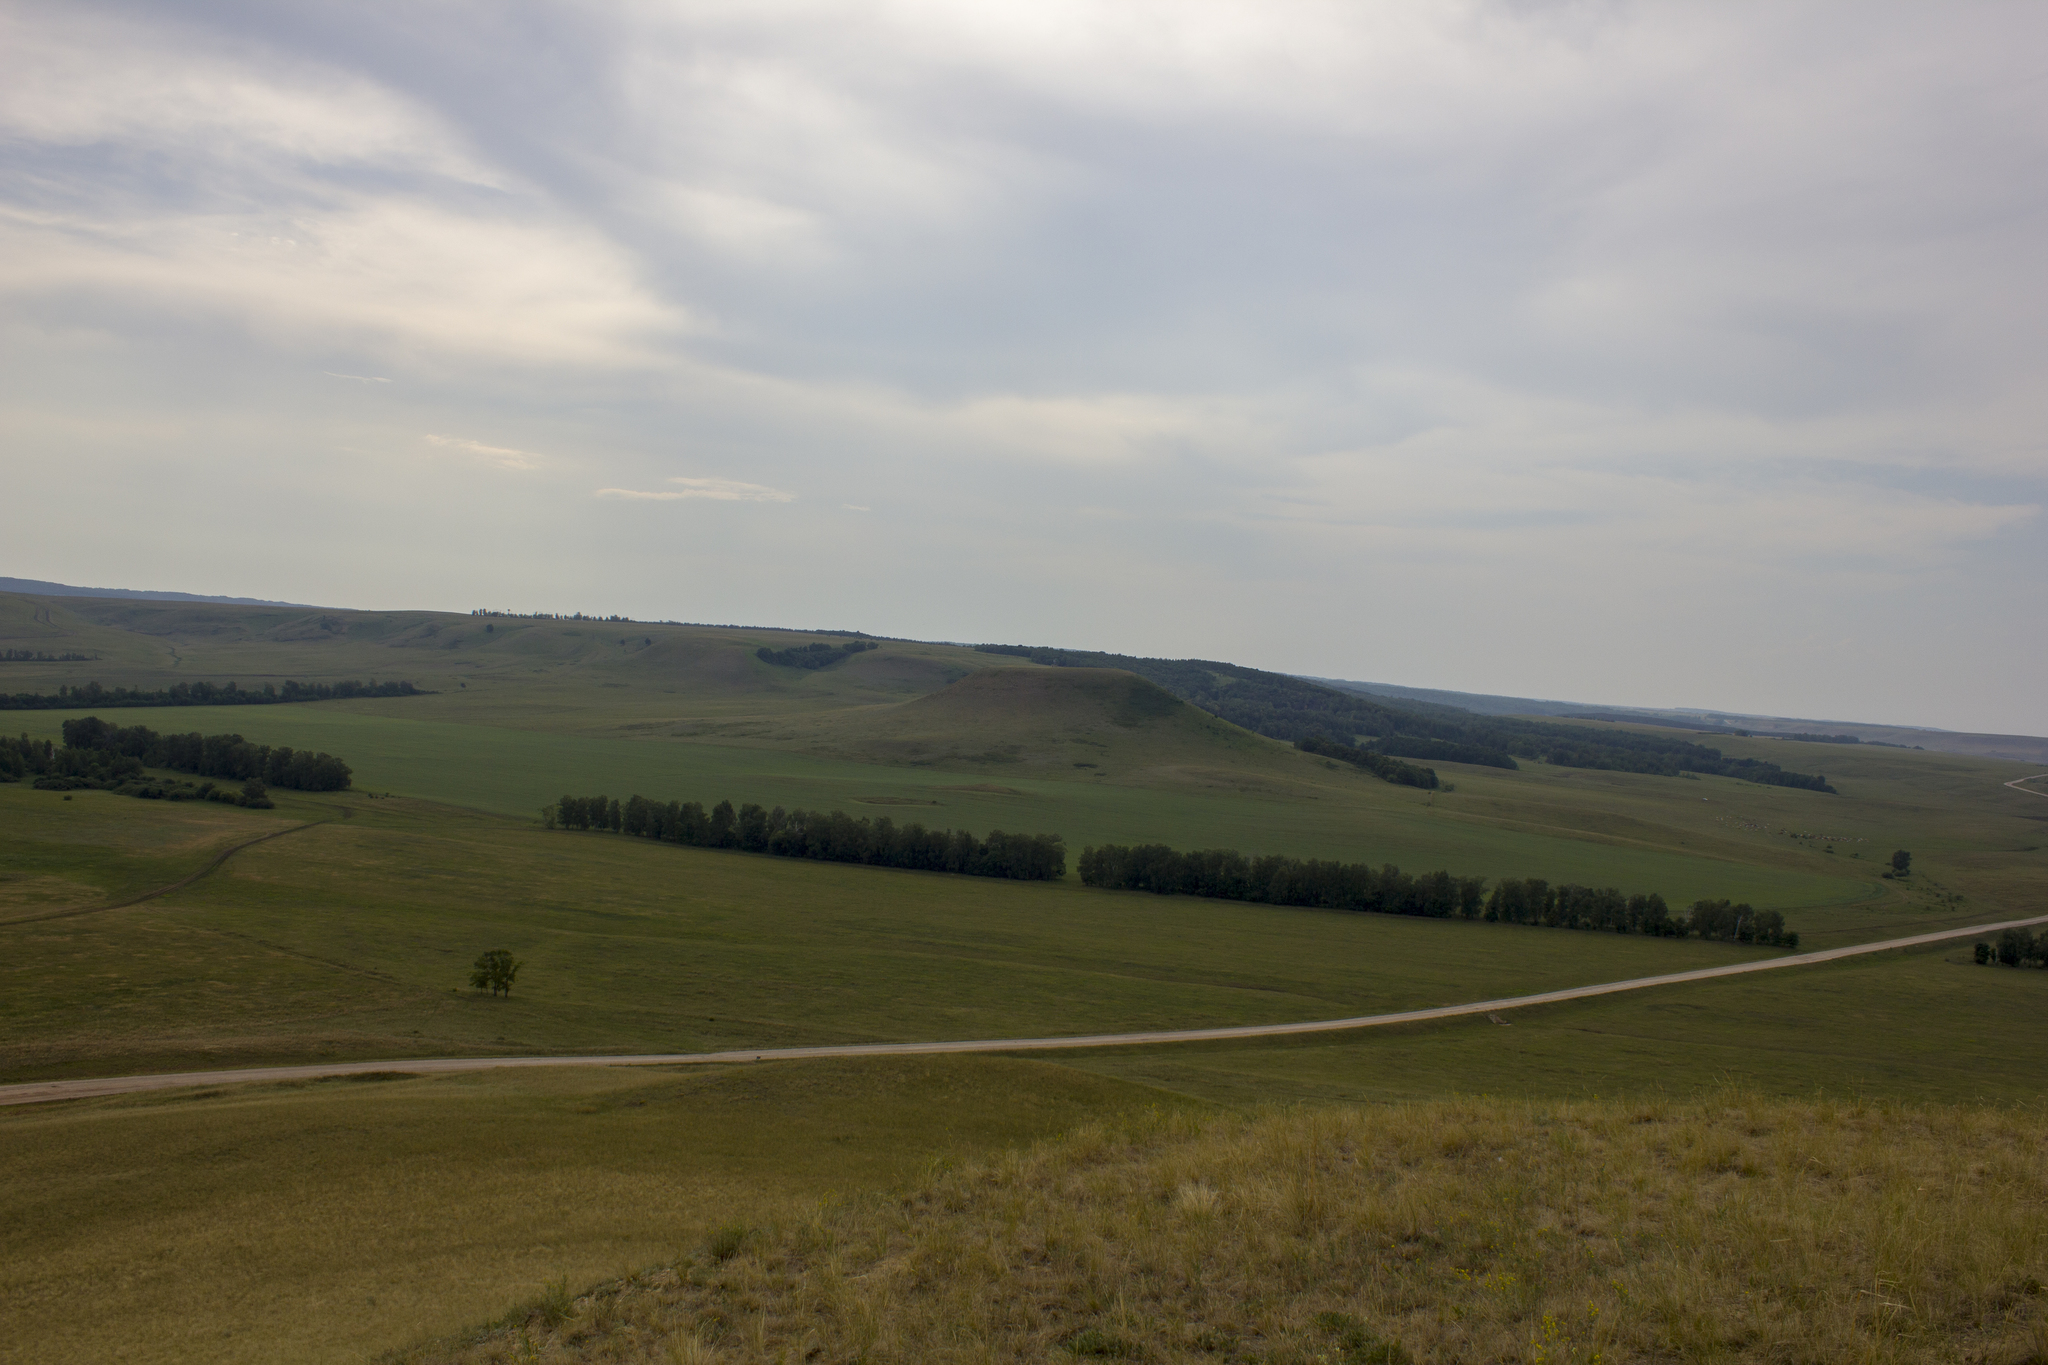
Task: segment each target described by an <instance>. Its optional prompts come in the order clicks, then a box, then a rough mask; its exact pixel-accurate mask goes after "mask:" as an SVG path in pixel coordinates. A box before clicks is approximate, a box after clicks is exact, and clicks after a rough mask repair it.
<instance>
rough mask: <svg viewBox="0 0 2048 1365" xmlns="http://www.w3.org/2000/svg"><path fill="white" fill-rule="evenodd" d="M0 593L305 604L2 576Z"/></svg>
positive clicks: (144, 599) (304, 604)
mask: <svg viewBox="0 0 2048 1365" xmlns="http://www.w3.org/2000/svg"><path fill="white" fill-rule="evenodd" d="M0 592H18V593H22V594H24V595H26V596H30V597H126V598H130V599H133V600H135V601H140V602H232V603H234V604H235V605H237V606H244V607H303V606H307V605H310V604H308V603H305V602H274V601H271V600H270V599H269V598H267V597H217V596H213V595H211V594H208V593H197V592H160V591H158V590H156V589H154V588H76V587H73V586H72V585H71V584H69V583H50V582H46V581H44V580H43V579H40V578H5V577H0Z"/></svg>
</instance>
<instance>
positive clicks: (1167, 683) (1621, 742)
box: [975, 645, 1834, 792]
mask: <svg viewBox="0 0 2048 1365" xmlns="http://www.w3.org/2000/svg"><path fill="white" fill-rule="evenodd" d="M975 648H976V649H978V650H980V651H981V652H982V653H984V654H1005V655H1010V656H1013V657H1016V658H1021V659H1029V660H1031V661H1032V662H1033V663H1039V664H1048V665H1051V666H1053V667H1056V668H1122V669H1128V670H1129V671H1130V672H1133V673H1136V674H1138V675H1139V676H1140V677H1144V678H1149V679H1151V680H1152V681H1153V682H1156V683H1158V684H1159V685H1160V686H1161V687H1163V688H1165V689H1166V690H1167V691H1169V692H1171V693H1173V694H1174V695H1175V696H1176V697H1179V698H1180V699H1181V700H1182V701H1185V702H1187V703H1189V704H1190V705H1193V706H1199V707H1201V708H1202V709H1203V710H1204V711H1207V712H1208V713H1209V714H1210V715H1212V716H1220V717H1222V718H1223V719H1224V720H1227V721H1229V722H1230V723H1231V724H1233V725H1241V726H1243V727H1244V728H1245V729H1247V730H1251V731H1254V732H1255V733H1258V734H1261V735H1266V736H1268V737H1270V738H1273V739H1279V740H1285V741H1286V742H1288V743H1290V744H1293V743H1296V742H1298V741H1300V740H1304V739H1307V738H1309V737H1311V736H1314V735H1322V736H1333V735H1334V736H1336V737H1337V739H1338V740H1339V741H1340V742H1346V743H1352V744H1358V743H1359V742H1360V741H1365V742H1366V743H1367V744H1369V745H1370V747H1371V748H1373V749H1374V750H1376V751H1378V752H1380V753H1383V754H1386V755H1388V756H1389V757H1407V758H1422V759H1428V760H1431V761H1435V762H1445V763H1483V764H1487V765H1489V766H1492V767H1501V766H1513V764H1512V760H1514V759H1517V758H1520V759H1533V760H1538V761H1541V762H1544V763H1553V764H1556V765H1558V766H1559V767H1565V768H1599V769H1608V770H1613V771H1617V772H1631V773H1650V774H1655V775H1658V776H1663V777H1676V776H1678V774H1680V773H1682V772H1691V773H1701V774H1706V775H1710V776H1719V777H1739V778H1742V779H1744V780H1746V781H1750V782H1761V783H1764V784H1765V785H1768V786H1778V787H1799V788H1804V789H1806V790H1809V791H1820V792H1832V791H1833V790H1834V788H1833V787H1831V786H1829V785H1828V781H1827V778H1826V777H1824V776H1821V775H1818V774H1808V773H1793V772H1787V771H1785V770H1784V769H1783V768H1781V767H1779V766H1778V765H1777V764H1775V763H1772V762H1769V761H1767V760H1764V759H1760V758H1729V757H1728V756H1727V755H1725V754H1723V753H1722V752H1721V751H1720V750H1719V749H1715V748H1712V747H1710V746H1708V745H1704V744H1695V743H1693V742H1692V741H1690V740H1685V739H1680V738H1678V737H1677V736H1676V735H1664V734H1644V733H1640V732H1638V731H1635V730H1621V729H1607V728H1602V729H1592V728H1589V727H1587V726H1583V725H1564V724H1558V723H1556V722H1553V721H1541V720H1525V719H1522V718H1520V717H1514V716H1482V715H1478V714H1476V713H1475V712H1471V711H1466V710H1463V709H1462V708H1459V707H1456V706H1441V705H1437V704H1435V703H1431V702H1404V703H1403V704H1402V705H1400V706H1394V705H1390V704H1388V703H1387V701H1386V700H1384V699H1382V698H1379V697H1369V696H1365V695H1363V694H1361V693H1358V692H1351V691H1346V690H1344V689H1342V688H1337V687H1330V686H1327V685H1325V684H1323V683H1318V682H1311V681H1309V680H1308V679H1306V678H1296V677H1291V676H1289V675H1287V674H1285V673H1268V672H1266V671H1265V670H1263V669H1258V668H1246V667H1244V666H1243V665H1242V664H1227V663H1222V662H1219V661H1217V660H1214V659H1145V658H1138V657H1135V656H1133V655H1129V654H1107V653H1103V652H1100V651H1096V650H1079V649H1046V648H1041V647H1039V646H1036V645H976V646H975ZM1432 741H1439V742H1442V743H1444V744H1448V745H1455V746H1459V747H1460V749H1461V750H1462V752H1463V753H1465V754H1467V755H1471V756H1469V757H1459V756H1456V755H1454V754H1453V753H1452V752H1451V751H1450V750H1448V749H1438V748H1434V747H1433V746H1432V744H1431V742H1432ZM1361 747H1363V746H1361ZM1481 755H1483V756H1481ZM1502 760H1508V763H1507V764H1505V765H1504V764H1503V763H1502Z"/></svg>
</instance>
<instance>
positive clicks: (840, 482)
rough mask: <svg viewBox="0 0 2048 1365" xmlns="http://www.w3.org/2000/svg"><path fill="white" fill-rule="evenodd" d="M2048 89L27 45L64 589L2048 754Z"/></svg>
mask: <svg viewBox="0 0 2048 1365" xmlns="http://www.w3.org/2000/svg"><path fill="white" fill-rule="evenodd" d="M2044 52H2048V7H2043V6H2041V5H2038V4H2027V3H1989V4H1971V3H1963V4H1956V5H1940V6H1935V5H1926V4H1921V3H1884V2H1883V0H1876V2H1873V0H1855V2H1854V3H1800V2H1798V0H1793V2H1792V3H1785V4H1777V5H1768V6H1763V5H1698V4H1634V3H1623V2H1616V3H1601V2H1600V0H1588V2H1587V3H1556V4H1551V3H1540V2H1536V0H1511V2H1506V3H1483V2H1470V3H1451V2H1443V3H1440V2H1439V0H1401V3H1372V2H1371V0H1352V2H1350V3H1338V4H1324V3H1301V2H1298V0H1256V3H1242V4H1239V3H1208V0H1172V2H1171V3H1165V2H1161V3H1151V2H1150V0H1127V2H1126V3H1118V4H1103V3H1100V2H1099V0H1096V2H1094V3H1069V2H1068V0H1031V3H1021V2H1016V3H1008V4H984V3H974V2H973V0H947V2H946V3H924V2H922V0H895V2H885V0H876V2H875V3H864V4H853V3H845V4H835V3H806V2H803V0H786V2H785V0H746V3H730V4H728V3H723V2H722V0H703V2H702V3H688V4H656V3H577V4H546V3H534V2H532V0H476V3H437V2H436V0H413V2H412V3H408V4H404V5H360V4H341V3H306V4H290V3H284V4H280V3H276V0H264V2H263V3H247V4H236V3H220V4H197V3H177V2H176V0H170V2H168V3H167V2H166V0H153V3H147V4H133V5H122V4H96V3H92V2H91V0H62V3H14V2H11V0H0V459H4V462H5V466H6V481H5V486H6V487H7V489H8V493H9V496H8V498H7V499H6V504H5V506H6V509H7V515H6V519H5V520H6V526H7V533H6V537H5V540H4V542H0V544H4V547H5V553H4V554H0V573H5V574H9V575H15V576H19V577H28V578H43V579H54V580H58V581H62V582H68V583H77V584H86V585H91V586H104V587H130V588H160V589H175V590H179V591H186V592H204V593H223V594H232V595H243V596H253V597H265V598H282V599H286V600H292V601H303V602H314V603H319V604H322V605H333V606H347V607H364V608H435V609H445V610H458V611H460V610H466V609H469V608H472V607H491V608H498V609H504V610H514V611H565V612H566V611H584V612H593V613H613V612H617V613H623V614H626V615H629V616H632V617H635V618H640V619H650V620H662V619H670V620H680V621H698V622H716V623H724V622H733V623H742V624H752V625H779V626H790V627H821V628H842V629H859V630H865V631H869V632H872V633H875V634H881V635H895V636H909V637H916V638H924V639H948V640H960V641H970V642H975V641H995V642H1005V643H1024V644H1051V645H1062V646H1069V647H1076V648H1095V649H1110V650H1116V651H1121V652H1127V653H1136V654H1147V655H1162V656H1169V657H1188V656H1196V657H1205V658H1218V659H1226V660H1232V661H1235V662H1239V663H1245V664H1251V665H1254V666H1258V667H1263V668H1270V669H1278V670H1284V671H1288V672H1300V673H1307V674H1314V675H1319V676H1325V677H1343V678H1357V679H1369V680H1375V681H1382V682H1393V683H1402V684H1407V685H1411V686H1422V687H1443V688H1453V689H1460V690H1466V691H1479V692H1496V693H1508V694H1514V695H1523V696H1541V697H1552V698H1564V699H1571V700H1583V701H1588V702H1599V703H1609V704H1621V705H1642V706H1700V707H1711V708H1719V709H1728V710H1739V711H1748V712H1758V713H1765V714H1779V715H1795V716H1807V717H1817V718H1831V719H1844V720H1864V721H1875V722H1892V723H1904V724H1921V725H1933V726H1941V727H1945V728H1951V729H1973V730H1993V731H2007V732H2023V733H2034V734H2044V733H2048V685H2044V679H2048V523H2044V518H2043V515H2042V505H2043V503H2044V502H2048V446H2044V432H2048V420H2044V419H2048V382H2044V378H2048V308H2044V304H2048V287H2044V281H2048V272H2044V269H2043V244H2044V243H2048V155H2044V153H2048V60H2044V58H2043V56H2042V54H2043V53H2044Z"/></svg>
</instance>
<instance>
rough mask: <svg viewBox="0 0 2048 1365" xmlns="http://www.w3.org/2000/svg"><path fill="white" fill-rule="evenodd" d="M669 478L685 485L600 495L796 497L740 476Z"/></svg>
mask: <svg viewBox="0 0 2048 1365" xmlns="http://www.w3.org/2000/svg"><path fill="white" fill-rule="evenodd" d="M668 482H670V483H674V484H681V485H683V486H682V487H680V488H665V489H659V490H653V491H650V490H647V489H640V488H600V489H598V490H597V493H596V496H597V497H600V498H629V499H635V500H638V501H643V502H680V501H682V500H684V499H686V498H705V499H708V500H710V501H712V502H795V501H796V494H794V493H785V492H783V491H782V490H781V489H779V488H770V487H768V486H767V485H765V484H758V483H742V482H741V481H740V480H738V479H689V478H673V479H670V480H669V481H668Z"/></svg>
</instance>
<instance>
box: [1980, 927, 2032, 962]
mask: <svg viewBox="0 0 2048 1365" xmlns="http://www.w3.org/2000/svg"><path fill="white" fill-rule="evenodd" d="M1976 952H1977V965H1978V966H1980V967H1988V966H1990V965H1991V964H1993V963H1996V964H1997V965H1999V966H2001V967H2043V968H2048V929H2043V930H2042V931H2041V932H2040V933H2038V934H2030V933H2028V932H2027V931H2026V930H2024V929H2008V930H2006V931H2005V932H2004V933H2002V934H2000V935H1999V936H1998V941H1997V942H1996V943H1985V942H1983V941H1981V940H1980V941H1979V942H1978V943H1977V948H1976Z"/></svg>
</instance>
